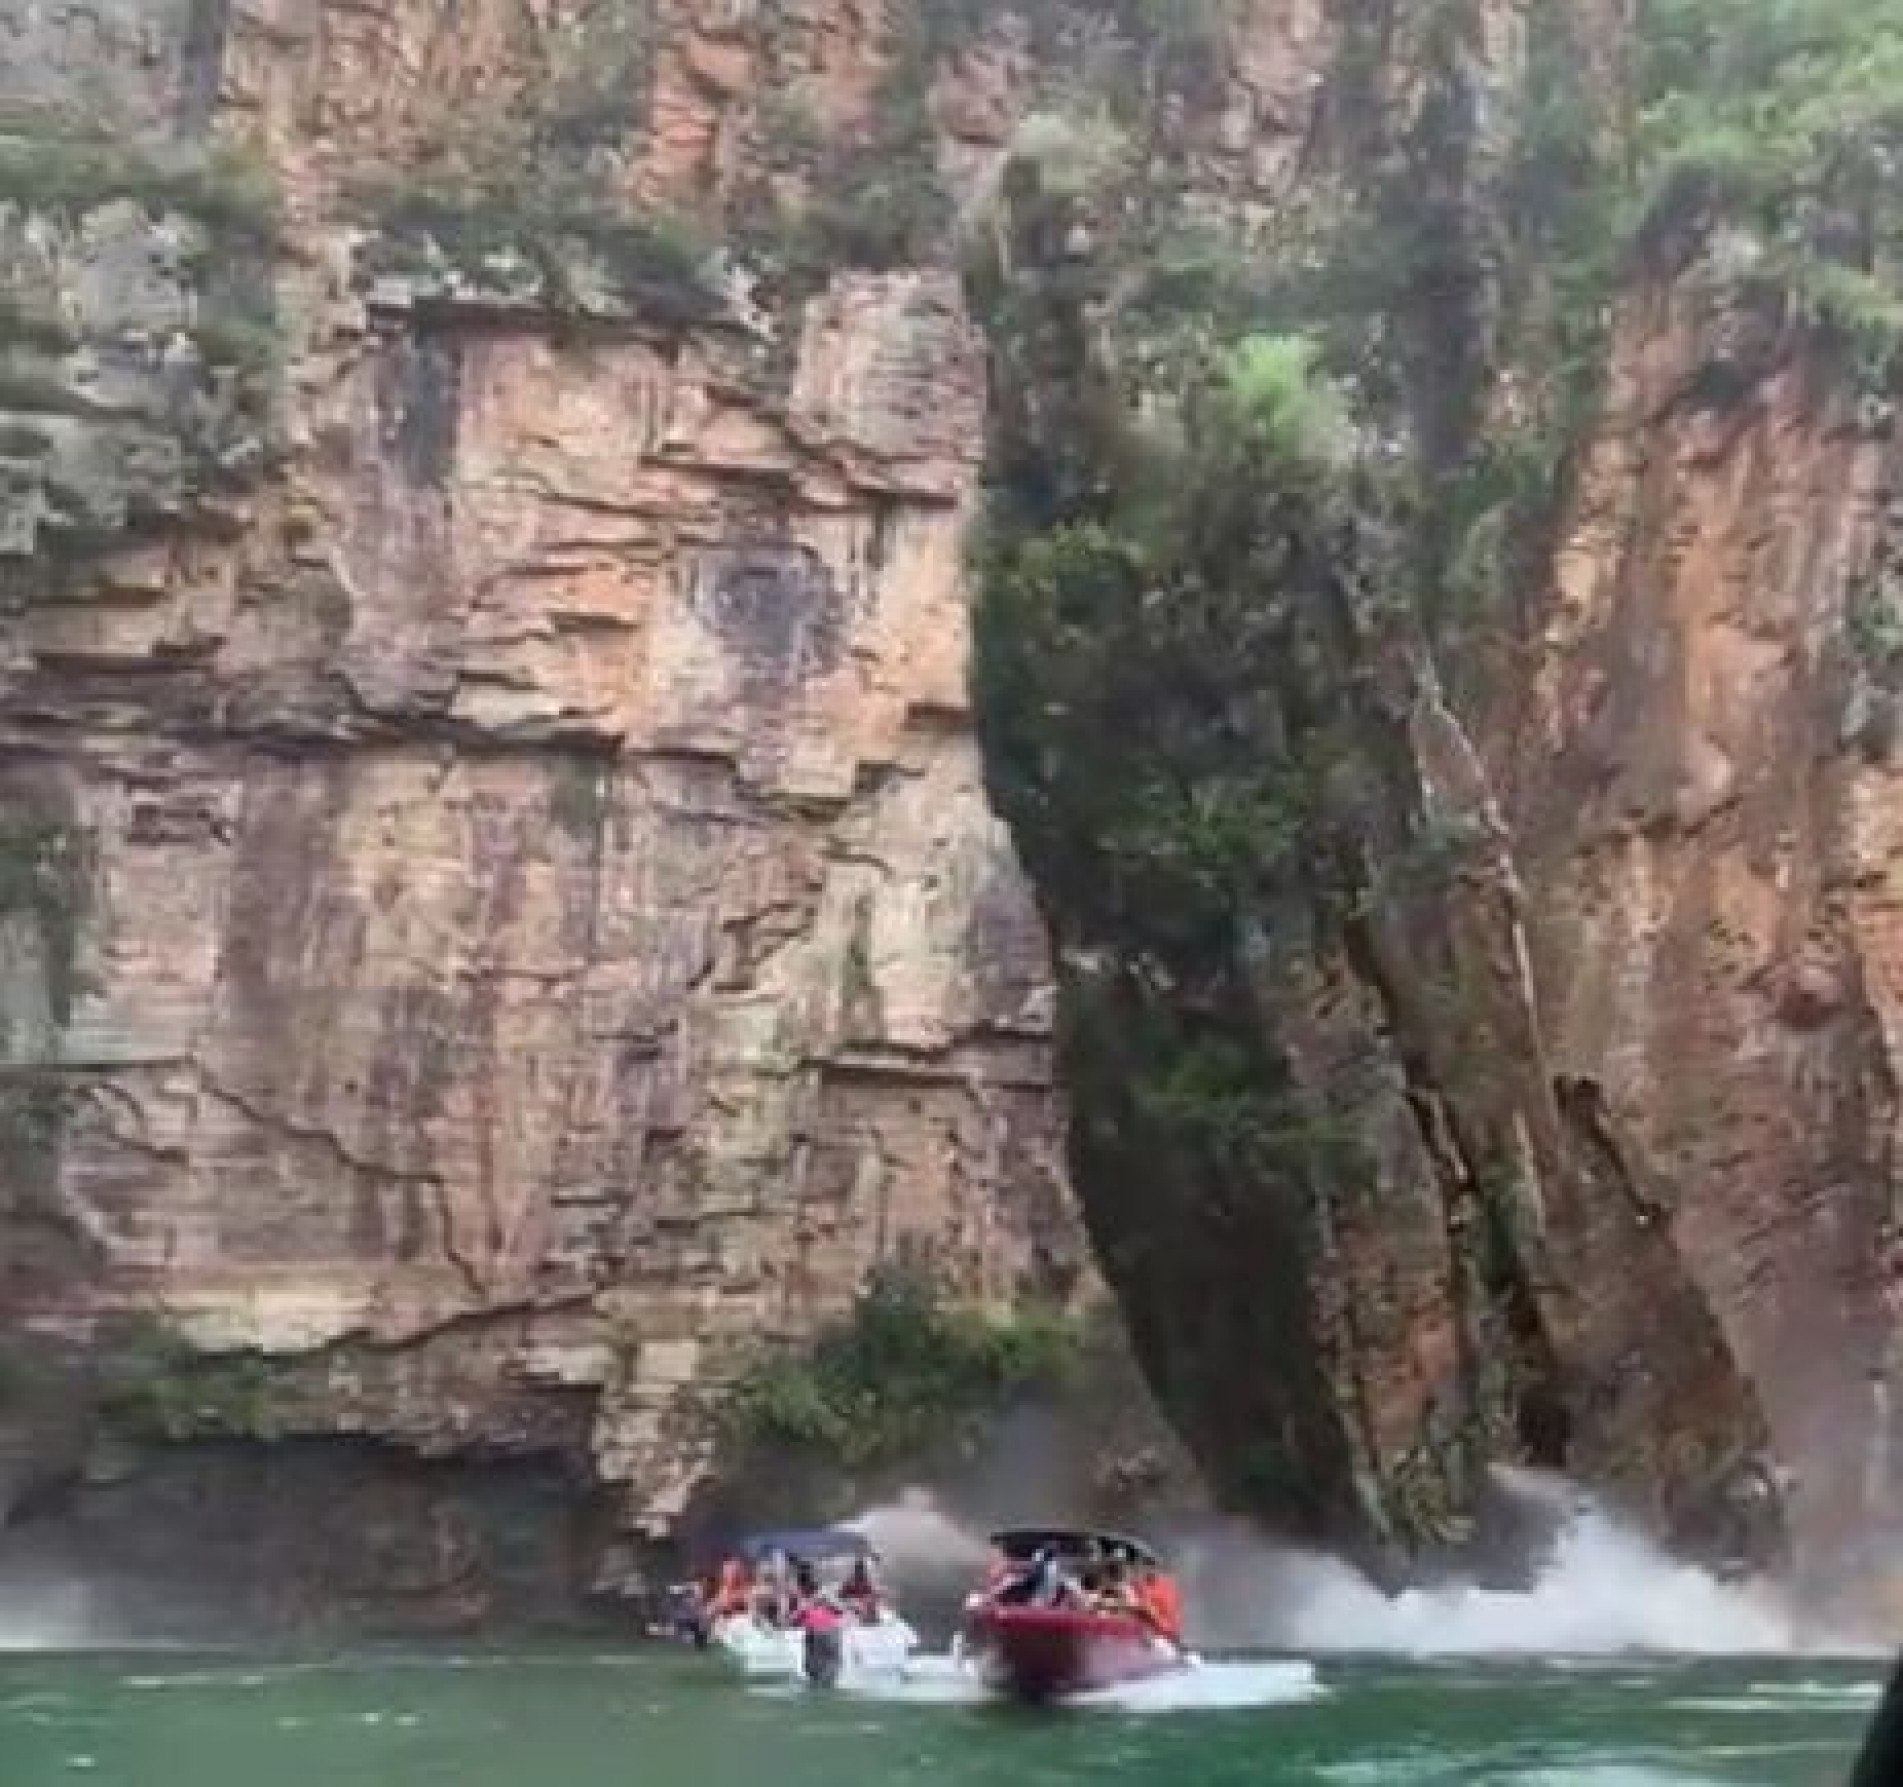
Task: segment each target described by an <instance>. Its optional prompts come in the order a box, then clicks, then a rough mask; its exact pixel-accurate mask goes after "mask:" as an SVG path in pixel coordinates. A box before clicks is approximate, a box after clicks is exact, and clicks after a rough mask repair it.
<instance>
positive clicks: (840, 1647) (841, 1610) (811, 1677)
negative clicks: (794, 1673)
mask: <svg viewBox="0 0 1903 1787" xmlns="http://www.w3.org/2000/svg"><path fill="white" fill-rule="evenodd" d="M792 1596H793V1598H792V1602H791V1605H790V1607H789V1609H788V1612H787V1621H786V1623H787V1624H788V1626H790V1627H791V1628H792V1629H793V1630H794V1631H796V1632H799V1633H800V1634H802V1639H803V1642H802V1645H801V1656H800V1670H801V1673H802V1674H803V1675H805V1677H806V1679H807V1680H808V1681H809V1682H811V1683H812V1684H813V1685H814V1686H815V1687H819V1688H830V1687H832V1686H834V1685H835V1684H836V1683H837V1682H838V1680H839V1674H840V1671H841V1670H842V1669H843V1668H844V1667H845V1655H846V1630H845V1628H846V1622H847V1620H848V1619H849V1618H850V1617H851V1615H850V1614H849V1613H848V1612H847V1610H846V1607H845V1604H844V1603H843V1602H842V1601H841V1600H840V1599H839V1597H838V1596H837V1595H835V1594H833V1593H832V1592H831V1591H830V1590H828V1589H826V1588H824V1587H822V1586H821V1584H820V1580H819V1572H818V1571H817V1570H816V1569H814V1568H813V1566H812V1565H811V1564H810V1563H809V1562H807V1561H806V1560H805V1559H804V1558H802V1559H801V1560H800V1561H799V1563H797V1564H796V1565H794V1567H793V1589H792Z"/></svg>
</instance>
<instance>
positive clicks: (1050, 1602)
mask: <svg viewBox="0 0 1903 1787" xmlns="http://www.w3.org/2000/svg"><path fill="white" fill-rule="evenodd" d="M1063 1587H1064V1583H1063V1573H1062V1571H1060V1570H1059V1569H1058V1567H1057V1558H1056V1556H1055V1555H1054V1554H1053V1553H1052V1551H1051V1550H1050V1548H1049V1547H1048V1546H1046V1547H1042V1548H1040V1549H1039V1550H1038V1551H1037V1552H1036V1553H1035V1554H1034V1555H1033V1557H1032V1558H1031V1561H1030V1562H1029V1563H1028V1564H1026V1565H1025V1566H1024V1567H1023V1568H1022V1569H1021V1570H1019V1571H1018V1573H1017V1574H1016V1575H1015V1576H1011V1577H1008V1578H1007V1579H1006V1580H1005V1581H1004V1582H1003V1583H1001V1584H1000V1585H999V1587H998V1589H997V1590H996V1592H995V1594H994V1596H993V1599H995V1600H996V1602H997V1603H998V1605H999V1606H1000V1607H1054V1606H1056V1605H1057V1603H1058V1601H1059V1599H1060V1598H1061V1596H1062V1592H1063Z"/></svg>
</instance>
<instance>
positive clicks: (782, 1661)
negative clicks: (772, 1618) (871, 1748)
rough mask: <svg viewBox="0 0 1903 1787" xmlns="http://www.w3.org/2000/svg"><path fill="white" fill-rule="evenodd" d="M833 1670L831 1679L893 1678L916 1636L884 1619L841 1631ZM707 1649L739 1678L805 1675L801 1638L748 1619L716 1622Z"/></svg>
mask: <svg viewBox="0 0 1903 1787" xmlns="http://www.w3.org/2000/svg"><path fill="white" fill-rule="evenodd" d="M838 1630H839V1634H840V1647H839V1668H838V1672H837V1676H836V1677H835V1679H839V1680H845V1681H848V1682H850V1681H851V1680H853V1679H854V1678H862V1677H868V1676H885V1675H896V1674H898V1673H900V1672H901V1671H902V1670H903V1669H904V1668H905V1665H906V1663H907V1661H908V1660H909V1659H910V1657H911V1655H912V1652H913V1651H914V1650H915V1649H916V1648H917V1647H918V1634H917V1633H916V1632H915V1631H913V1630H912V1628H911V1626H910V1625H908V1624H907V1623H906V1622H905V1621H904V1620H902V1619H900V1618H898V1617H897V1616H895V1615H892V1614H887V1615H885V1616H883V1617H882V1618H880V1619H879V1620H878V1621H877V1622H876V1623H875V1624H873V1625H861V1624H857V1623H853V1624H849V1625H845V1626H841V1627H839V1628H838ZM712 1637H713V1645H714V1648H715V1650H717V1651H718V1652H719V1653H720V1654H721V1655H722V1656H723V1657H724V1658H725V1659H726V1660H727V1661H728V1662H729V1663H730V1664H731V1665H733V1666H734V1667H736V1668H738V1669H739V1670H740V1672H741V1673H742V1674H743V1675H746V1676H750V1677H753V1678H756V1679H772V1678H780V1679H791V1678H793V1677H797V1676H802V1675H805V1674H806V1673H807V1651H806V1635H805V1633H803V1632H798V1631H792V1630H788V1629H786V1628H784V1627H780V1626H771V1625H768V1624H767V1623H766V1622H765V1621H764V1620H759V1619H756V1618H754V1617H753V1615H751V1614H736V1615H730V1616H729V1617H727V1618H725V1619H720V1620H716V1621H715V1622H714V1627H713V1633H712Z"/></svg>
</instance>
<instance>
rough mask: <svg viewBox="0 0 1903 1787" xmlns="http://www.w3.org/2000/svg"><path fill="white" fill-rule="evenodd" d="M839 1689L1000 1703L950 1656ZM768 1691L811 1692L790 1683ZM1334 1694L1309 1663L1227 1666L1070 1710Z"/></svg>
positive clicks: (1122, 1689) (1277, 1702) (908, 1699)
mask: <svg viewBox="0 0 1903 1787" xmlns="http://www.w3.org/2000/svg"><path fill="white" fill-rule="evenodd" d="M840 1690H841V1692H843V1693H846V1694H850V1695H852V1696H853V1697H855V1698H857V1699H863V1700H879V1701H885V1702H896V1703H899V1704H903V1705H910V1706H978V1705H982V1704H984V1703H986V1702H989V1701H992V1700H995V1699H996V1698H997V1696H996V1695H994V1694H993V1693H992V1692H991V1691H990V1690H989V1689H987V1688H986V1687H985V1686H984V1685H983V1684H982V1683H981V1682H979V1681H978V1680H977V1679H976V1678H975V1677H974V1676H973V1675H972V1673H971V1671H970V1670H969V1669H968V1668H966V1667H964V1666H963V1665H962V1664H960V1663H958V1662H957V1661H956V1660H954V1659H953V1658H952V1657H950V1656H926V1655H920V1656H914V1657H913V1658H912V1659H911V1661H910V1662H909V1663H908V1664H907V1665H906V1668H905V1671H904V1673H903V1674H902V1675H886V1676H875V1675H868V1676H862V1677H859V1678H857V1679H851V1678H849V1679H847V1680H845V1681H842V1682H841V1683H840ZM765 1691H766V1692H778V1693H795V1694H797V1693H803V1692H805V1691H806V1690H805V1689H804V1688H803V1687H801V1686H797V1685H790V1684H784V1683H783V1684H780V1685H779V1686H778V1687H777V1688H776V1689H768V1690H765ZM1327 1691H1328V1690H1327V1689H1326V1688H1325V1687H1324V1686H1323V1684H1322V1681H1321V1679H1320V1677H1319V1676H1318V1675H1317V1674H1316V1672H1315V1668H1314V1666H1313V1665H1312V1664H1310V1663H1304V1662H1299V1661H1289V1662H1226V1661H1223V1662H1205V1663H1203V1664H1201V1665H1200V1666H1198V1667H1197V1668H1194V1669H1186V1670H1183V1671H1181V1672H1179V1673H1176V1674H1171V1675H1158V1676H1152V1677H1150V1678H1149V1679H1148V1680H1146V1681H1139V1682H1126V1683H1124V1684H1123V1685H1121V1686H1119V1687H1115V1688H1103V1689H1099V1690H1097V1691H1096V1692H1094V1693H1089V1694H1078V1695H1075V1696H1072V1697H1071V1698H1069V1699H1067V1700H1065V1701H1064V1702H1063V1704H1064V1705H1065V1706H1066V1707H1089V1708H1097V1709H1100V1710H1107V1711H1113V1712H1126V1713H1181V1712H1225V1711H1227V1712H1235V1711H1241V1710H1243V1709H1245V1708H1249V1707H1258V1706H1291V1705H1299V1704H1301V1703H1302V1702H1304V1701H1309V1700H1316V1699H1319V1698H1321V1696H1322V1695H1324V1694H1326V1693H1327Z"/></svg>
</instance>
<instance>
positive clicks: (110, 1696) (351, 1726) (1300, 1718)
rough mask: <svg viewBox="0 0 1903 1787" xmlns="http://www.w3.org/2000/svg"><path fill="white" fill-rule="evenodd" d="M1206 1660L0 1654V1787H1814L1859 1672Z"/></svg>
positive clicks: (1828, 1768) (1818, 1667) (1849, 1718)
mask: <svg viewBox="0 0 1903 1787" xmlns="http://www.w3.org/2000/svg"><path fill="white" fill-rule="evenodd" d="M1288 1675H1289V1672H1288V1670H1287V1669H1286V1666H1280V1667H1278V1666H1275V1665H1268V1664H1260V1663H1246V1662H1244V1663H1231V1664H1218V1665H1212V1667H1211V1669H1210V1670H1209V1671H1207V1672H1206V1673H1205V1674H1204V1675H1203V1676H1202V1677H1199V1678H1198V1679H1197V1680H1196V1681H1195V1682H1194V1684H1193V1686H1191V1685H1185V1686H1183V1687H1181V1688H1179V1689H1178V1690H1175V1691H1173V1692H1171V1693H1170V1694H1167V1695H1163V1696H1156V1695H1152V1696H1151V1697H1150V1699H1149V1700H1147V1701H1144V1702H1141V1703H1139V1704H1136V1705H1134V1706H1107V1707H1092V1708H1089V1709H1085V1710H1066V1711H1060V1712H1056V1713H1044V1714H1030V1713H1024V1712H1018V1711H1014V1710H1011V1709H1008V1708H1000V1707H995V1706H991V1705H986V1704H972V1703H970V1701H969V1700H968V1699H964V1698H961V1690H960V1689H958V1688H957V1687H955V1686H954V1684H952V1683H950V1682H949V1681H942V1680H941V1681H937V1682H933V1681H926V1682H923V1683H920V1684H917V1685H915V1686H914V1687H912V1688H909V1689H907V1690H904V1691H903V1692H902V1694H901V1695H899V1696H897V1697H894V1696H891V1695H885V1696H879V1695H872V1694H834V1695H821V1694H813V1693H808V1692H805V1691H798V1690H786V1689H781V1690H772V1689H758V1688H749V1687H747V1686H745V1685H743V1684H741V1683H738V1682H735V1681H732V1680H729V1679H727V1678H726V1677H724V1676H723V1675H722V1674H721V1672H720V1668H719V1666H718V1664H716V1663H714V1662H713V1661H712V1660H711V1659H706V1658H697V1657H693V1656H691V1655H685V1654H677V1653H672V1652H656V1651H630V1652H627V1653H624V1654H610V1653H606V1652H601V1651H589V1652H546V1651H538V1652H524V1653H520V1654H516V1653H507V1654H505V1653H501V1652H484V1653H462V1654H449V1653H441V1654H424V1653H417V1652H403V1653H396V1654H389V1655H376V1654H359V1655H353V1656H349V1657H344V1658H335V1659H312V1660H306V1661H301V1662H271V1663H246V1662H240V1661H236V1660H233V1659H231V1658H229V1657H225V1658H204V1657H186V1656H181V1655H179V1654H177V1653H172V1652H163V1653H151V1652H147V1653H139V1654H133V1655H107V1654H97V1655H84V1656H61V1655H54V1654H46V1653H24V1652H22V1653H13V1654H4V1653H0V1787H78V1784H79V1783H85V1784H87V1787H633V1784H636V1783H641V1784H645V1787H871V1784H873V1783H878V1784H879V1787H914V1784H916V1787H1071V1784H1072V1783H1077V1784H1078V1787H1245V1784H1246V1787H1278V1784H1279V1783H1285V1782H1286V1783H1294V1782H1317V1783H1330V1784H1334V1787H1423V1784H1427V1783H1456V1782H1484V1783H1519V1784H1524V1787H1534V1784H1540V1787H1562V1784H1566V1787H1667V1784H1671V1783H1678V1784H1681V1787H1685V1784H1696V1783H1739V1784H1742V1783H1762V1784H1765V1787H1784V1784H1786V1783H1789V1784H1790V1787H1800V1784H1801V1787H1838V1784H1840V1783H1842V1781H1843V1780H1844V1778H1845V1774H1846V1772H1847V1767H1848V1762H1849V1759H1850V1757H1851V1755H1852V1753H1853V1751H1854V1749H1855V1747H1856V1744H1857V1742H1858V1740H1859V1738H1860V1735H1861V1732H1862V1728H1863V1724H1864V1721H1865V1720H1866V1718H1867V1717H1868V1714H1869V1711H1870V1709H1871V1707H1872V1706H1873V1705H1874V1704H1875V1700H1876V1694H1877V1674H1876V1671H1875V1669H1874V1667H1872V1666H1850V1665H1832V1664H1821V1663H1792V1662H1764V1663H1753V1662H1741V1661H1737V1660H1728V1661H1725V1662H1722V1663H1639V1662H1632V1661H1620V1662H1606V1661H1600V1662H1592V1663H1580V1664H1575V1665H1570V1666H1569V1665H1564V1664H1557V1663H1548V1664H1519V1665H1513V1664H1505V1663H1494V1662H1486V1663H1480V1662H1472V1661H1462V1662H1458V1663H1452V1662H1450V1663H1446V1664H1443V1665H1402V1664H1398V1663H1392V1662H1381V1661H1374V1660H1368V1661H1351V1660H1342V1661H1334V1662H1322V1663H1320V1664H1318V1666H1317V1671H1316V1680H1315V1682H1314V1684H1313V1685H1312V1686H1311V1687H1310V1688H1308V1689H1307V1690H1306V1691H1303V1690H1302V1689H1300V1687H1299V1685H1298V1684H1296V1683H1292V1682H1291V1681H1290V1680H1289V1679H1288Z"/></svg>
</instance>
